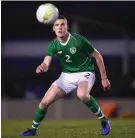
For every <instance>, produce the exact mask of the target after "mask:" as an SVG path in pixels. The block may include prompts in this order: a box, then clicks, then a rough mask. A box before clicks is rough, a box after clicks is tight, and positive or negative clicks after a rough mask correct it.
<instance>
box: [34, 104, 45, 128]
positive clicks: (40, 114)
mask: <svg viewBox="0 0 135 138" xmlns="http://www.w3.org/2000/svg"><path fill="white" fill-rule="evenodd" d="M46 112H47V109H40V107H38V109H37V111H36V113H35V116H34V119H33V124H32V129H33V130H37V128H38V126H39V125H40V123H41V121H42V120H43V119H44V117H45V115H46Z"/></svg>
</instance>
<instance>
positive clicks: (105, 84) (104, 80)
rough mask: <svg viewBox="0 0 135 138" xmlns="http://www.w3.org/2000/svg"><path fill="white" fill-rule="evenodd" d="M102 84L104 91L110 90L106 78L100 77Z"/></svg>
mask: <svg viewBox="0 0 135 138" xmlns="http://www.w3.org/2000/svg"><path fill="white" fill-rule="evenodd" d="M102 86H103V88H104V91H110V90H111V84H110V82H109V80H108V79H107V78H105V79H102Z"/></svg>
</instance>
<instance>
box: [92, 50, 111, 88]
mask: <svg viewBox="0 0 135 138" xmlns="http://www.w3.org/2000/svg"><path fill="white" fill-rule="evenodd" d="M91 56H92V57H94V58H95V59H96V62H97V65H98V68H99V71H100V75H101V80H102V86H103V88H104V89H105V90H106V89H107V90H110V82H109V80H108V78H107V74H106V70H105V65H104V61H103V57H102V56H101V54H100V53H99V52H98V51H97V50H96V49H94V51H93V52H92V54H91Z"/></svg>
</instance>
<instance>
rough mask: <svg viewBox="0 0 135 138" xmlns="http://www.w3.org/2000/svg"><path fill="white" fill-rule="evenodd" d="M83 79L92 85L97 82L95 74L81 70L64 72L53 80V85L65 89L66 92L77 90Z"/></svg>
mask: <svg viewBox="0 0 135 138" xmlns="http://www.w3.org/2000/svg"><path fill="white" fill-rule="evenodd" d="M81 81H88V82H89V83H90V84H91V87H92V86H93V85H94V83H95V74H94V73H92V72H79V73H64V72H62V73H61V75H60V77H59V78H58V79H57V80H56V81H54V82H53V84H52V85H56V86H57V87H59V88H61V89H62V90H63V91H65V93H66V94H68V93H70V92H71V91H73V90H75V89H76V88H77V87H78V85H79V83H80V82H81Z"/></svg>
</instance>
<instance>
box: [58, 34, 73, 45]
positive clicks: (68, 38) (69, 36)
mask: <svg viewBox="0 0 135 138" xmlns="http://www.w3.org/2000/svg"><path fill="white" fill-rule="evenodd" d="M70 37H71V34H70V33H69V35H68V38H67V41H66V42H65V43H62V42H60V41H59V42H60V44H61V45H63V46H65V45H67V43H68V41H69V39H70Z"/></svg>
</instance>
